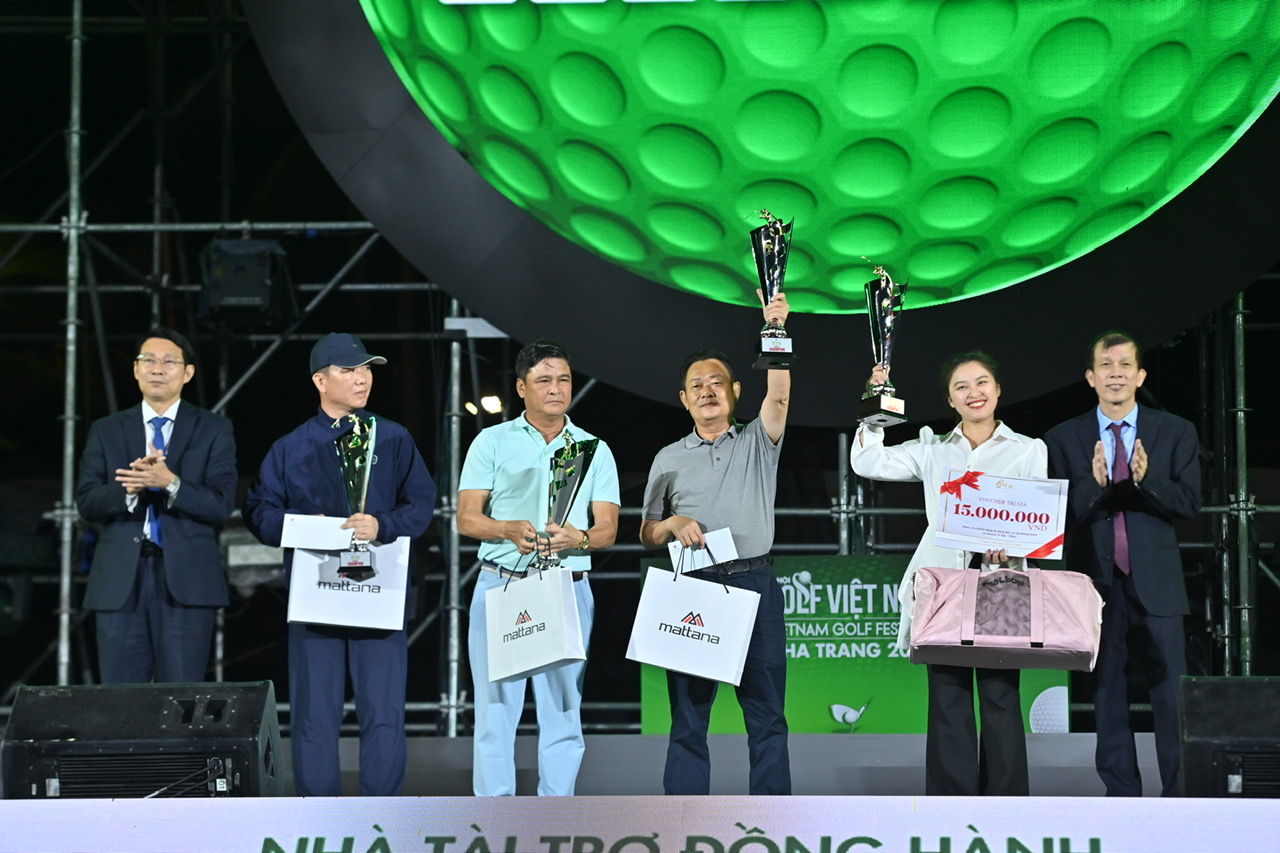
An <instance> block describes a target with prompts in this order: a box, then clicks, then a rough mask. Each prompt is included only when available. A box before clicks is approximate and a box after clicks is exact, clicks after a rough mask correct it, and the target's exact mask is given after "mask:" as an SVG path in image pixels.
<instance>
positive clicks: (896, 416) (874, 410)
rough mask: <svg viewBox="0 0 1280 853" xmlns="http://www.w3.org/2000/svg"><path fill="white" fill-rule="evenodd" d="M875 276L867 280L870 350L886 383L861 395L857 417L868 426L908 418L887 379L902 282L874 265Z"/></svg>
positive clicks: (900, 421)
mask: <svg viewBox="0 0 1280 853" xmlns="http://www.w3.org/2000/svg"><path fill="white" fill-rule="evenodd" d="M875 274H876V276H878V278H874V279H872V280H871V281H869V282H867V319H868V321H869V322H870V323H871V352H872V355H873V356H875V360H876V361H875V363H876V364H878V365H880V366H881V367H883V368H884V371H885V376H886V379H885V383H884V384H883V385H873V386H871V387H870V388H869V389H867V393H865V394H863V395H862V405H861V406H860V407H859V410H858V420H859V421H861V422H862V423H864V424H868V425H871V426H879V427H886V426H892V425H894V424H900V423H902V422H903V421H905V420H906V419H907V414H906V412H907V406H906V403H905V402H903V401H902V400H899V399H898V398H897V397H895V396H893V392H894V388H893V385H892V384H891V383H890V382H889V381H888V373H889V359H890V358H891V357H892V355H893V340H894V338H895V337H896V332H895V331H894V329H895V328H896V327H897V323H898V315H899V314H900V313H902V295H903V294H904V293H906V292H907V286H906V285H905V284H898V283H897V282H895V281H894V280H893V278H892V277H891V276H890V275H889V273H888V272H887V271H885V268H884V267H882V266H879V265H876V267H875Z"/></svg>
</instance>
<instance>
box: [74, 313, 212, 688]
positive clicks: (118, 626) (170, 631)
mask: <svg viewBox="0 0 1280 853" xmlns="http://www.w3.org/2000/svg"><path fill="white" fill-rule="evenodd" d="M194 360H195V353H194V351H193V350H192V348H191V344H190V343H188V342H187V339H186V338H184V337H183V336H182V335H180V334H178V333H177V332H175V331H173V330H171V329H165V328H155V329H152V330H151V331H150V332H148V333H147V335H146V337H145V338H143V339H142V340H141V341H140V342H139V344H138V355H137V356H136V357H135V358H134V360H133V375H134V378H136V379H137V380H138V387H139V388H140V389H141V390H142V402H141V403H139V404H138V405H136V406H133V407H131V408H129V409H126V410H124V411H123V412H117V413H116V414H114V415H108V416H107V417H105V418H102V419H100V420H97V421H95V422H94V423H93V425H92V426H91V427H90V428H89V437H88V439H87V440H86V442H85V449H84V454H83V455H82V456H81V458H80V481H79V484H78V485H77V487H76V507H77V509H79V510H80V515H81V516H82V517H83V518H84V519H85V521H89V522H99V523H101V524H102V532H101V535H100V536H99V538H98V544H97V547H96V549H95V551H94V555H93V564H92V566H91V568H90V571H89V586H88V589H87V590H86V592H85V598H84V606H85V608H87V609H89V610H93V611H95V614H96V617H97V636H98V665H99V669H100V676H101V678H102V681H103V682H104V683H130V682H149V681H153V680H154V681H204V680H205V670H206V668H207V666H208V662H209V647H210V643H211V641H212V638H213V625H214V617H215V613H216V611H217V608H219V607H223V606H225V605H226V604H227V602H228V598H227V581H226V573H225V572H224V570H223V566H222V556H221V553H220V552H219V549H218V535H217V534H218V528H219V526H220V525H221V524H222V522H224V521H225V520H226V519H227V518H228V517H229V516H230V515H231V511H232V508H233V507H234V505H235V489H236V448H235V440H234V439H233V438H232V434H231V422H230V421H228V420H227V419H226V418H224V417H221V416H220V415H215V414H214V413H212V412H209V411H207V410H205V409H201V408H200V407H198V406H196V405H195V404H194V403H186V402H183V401H182V399H181V398H182V389H183V388H184V387H185V386H186V384H187V383H188V382H190V381H191V377H192V376H194V375H195V365H194V363H193V362H194Z"/></svg>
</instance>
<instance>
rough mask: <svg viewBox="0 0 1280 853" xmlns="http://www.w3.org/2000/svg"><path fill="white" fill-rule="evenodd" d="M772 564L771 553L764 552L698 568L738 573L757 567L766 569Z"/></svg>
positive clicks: (724, 573)
mask: <svg viewBox="0 0 1280 853" xmlns="http://www.w3.org/2000/svg"><path fill="white" fill-rule="evenodd" d="M772 565H773V555H772V554H765V555H763V556H760V557H745V558H740V559H737V560H726V561H725V562H723V563H715V564H714V565H710V566H707V567H706V568H705V569H699V571H703V572H716V573H718V574H722V575H740V574H742V573H743V572H754V571H756V570H757V569H767V568H769V567H770V566H772Z"/></svg>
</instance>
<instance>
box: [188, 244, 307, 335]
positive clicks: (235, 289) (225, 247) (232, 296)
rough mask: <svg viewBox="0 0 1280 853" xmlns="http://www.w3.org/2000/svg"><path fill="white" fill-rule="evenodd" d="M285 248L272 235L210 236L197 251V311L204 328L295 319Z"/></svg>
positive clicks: (266, 324) (244, 326)
mask: <svg viewBox="0 0 1280 853" xmlns="http://www.w3.org/2000/svg"><path fill="white" fill-rule="evenodd" d="M285 257H286V255H285V251H284V249H283V248H282V247H281V246H280V244H279V243H278V242H276V241H275V240H214V241H213V242H212V243H210V244H209V245H208V246H206V247H205V248H204V251H203V252H201V253H200V273H201V277H202V279H203V287H201V289H200V301H199V304H198V306H197V316H198V317H199V319H200V322H201V323H202V324H204V325H206V326H209V327H217V328H227V329H268V328H280V327H283V326H285V325H287V324H288V323H290V322H292V321H293V320H296V319H297V318H298V297H297V293H296V292H295V290H294V286H293V280H292V279H291V278H290V276H289V268H288V266H286V265H285Z"/></svg>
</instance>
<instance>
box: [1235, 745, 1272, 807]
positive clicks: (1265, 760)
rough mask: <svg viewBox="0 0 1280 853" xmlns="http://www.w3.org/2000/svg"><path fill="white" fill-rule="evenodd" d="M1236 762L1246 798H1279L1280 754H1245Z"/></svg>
mask: <svg viewBox="0 0 1280 853" xmlns="http://www.w3.org/2000/svg"><path fill="white" fill-rule="evenodd" d="M1238 760H1239V765H1240V775H1241V777H1242V781H1243V783H1244V786H1243V791H1242V793H1243V794H1244V795H1245V796H1246V797H1280V753H1276V752H1270V753H1265V752H1256V753H1248V752H1246V753H1244V754H1243V755H1240V756H1238Z"/></svg>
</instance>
